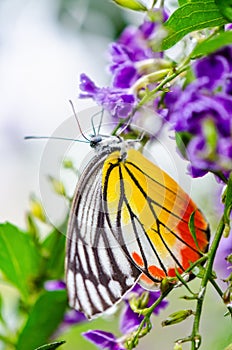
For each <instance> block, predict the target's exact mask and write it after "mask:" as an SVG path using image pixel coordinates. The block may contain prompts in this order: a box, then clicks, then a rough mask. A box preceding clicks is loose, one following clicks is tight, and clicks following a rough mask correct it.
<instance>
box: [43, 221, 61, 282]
mask: <svg viewBox="0 0 232 350" xmlns="http://www.w3.org/2000/svg"><path fill="white" fill-rule="evenodd" d="M65 229H66V223H65V224H64V225H63V227H61V230H60V231H61V232H65V231H64V230H65ZM61 232H59V231H58V230H56V229H54V230H53V231H52V232H51V233H50V234H49V235H48V236H47V237H46V238H45V240H44V241H43V242H42V243H41V249H42V252H43V256H44V260H45V261H44V272H45V273H46V275H47V278H49V279H61V278H62V277H63V276H64V256H65V236H64V234H62V233H61Z"/></svg>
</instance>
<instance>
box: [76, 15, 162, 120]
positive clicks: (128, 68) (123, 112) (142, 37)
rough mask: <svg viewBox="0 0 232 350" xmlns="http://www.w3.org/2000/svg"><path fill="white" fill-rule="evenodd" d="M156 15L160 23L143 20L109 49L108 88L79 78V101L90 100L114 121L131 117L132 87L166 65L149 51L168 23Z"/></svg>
mask: <svg viewBox="0 0 232 350" xmlns="http://www.w3.org/2000/svg"><path fill="white" fill-rule="evenodd" d="M155 14H156V15H157V16H158V15H160V16H158V17H160V18H159V20H157V21H156V22H153V21H150V20H145V22H144V23H143V24H142V25H141V26H139V27H138V28H137V27H132V26H129V27H127V28H126V29H125V30H124V31H123V33H122V34H121V36H120V38H119V39H118V41H117V42H115V43H112V44H111V45H110V48H109V58H110V62H111V63H110V66H109V72H110V74H111V81H112V83H111V86H108V87H103V88H100V87H98V86H97V85H96V84H95V83H94V82H93V81H92V80H91V79H90V78H89V77H88V76H87V75H86V74H81V77H80V90H81V91H82V93H81V94H80V98H92V99H93V100H94V101H95V102H97V104H99V105H100V106H102V107H103V108H104V109H105V110H107V111H109V112H110V114H111V115H112V116H113V117H117V118H125V117H127V116H129V115H130V113H131V112H132V111H133V108H134V107H135V104H136V101H137V91H136V87H135V85H136V84H137V82H138V81H139V79H140V78H142V77H143V76H146V75H149V73H151V72H153V71H154V69H157V67H158V68H165V67H166V64H167V63H166V61H164V60H163V59H162V53H157V52H154V51H153V50H152V48H151V43H152V42H153V41H155V39H156V35H157V33H158V32H159V30H160V28H161V25H160V24H161V22H162V21H164V20H166V19H167V15H166V14H165V13H163V12H162V13H161V12H160V11H158V10H156V12H155ZM161 17H162V18H161ZM139 86H140V85H139ZM140 87H141V86H140Z"/></svg>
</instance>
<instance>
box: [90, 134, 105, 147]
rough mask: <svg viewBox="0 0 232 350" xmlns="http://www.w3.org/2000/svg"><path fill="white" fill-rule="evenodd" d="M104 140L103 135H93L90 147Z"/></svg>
mask: <svg viewBox="0 0 232 350" xmlns="http://www.w3.org/2000/svg"><path fill="white" fill-rule="evenodd" d="M101 141H102V136H99V135H98V136H93V137H92V138H91V140H90V147H92V148H95V147H96V146H97V144H99V143H100V142H101Z"/></svg>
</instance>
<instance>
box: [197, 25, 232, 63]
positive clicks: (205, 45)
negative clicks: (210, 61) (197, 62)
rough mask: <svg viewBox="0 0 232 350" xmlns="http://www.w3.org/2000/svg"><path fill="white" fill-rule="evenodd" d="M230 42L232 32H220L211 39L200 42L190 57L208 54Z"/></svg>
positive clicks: (231, 42)
mask: <svg viewBox="0 0 232 350" xmlns="http://www.w3.org/2000/svg"><path fill="white" fill-rule="evenodd" d="M229 44H232V32H231V31H228V32H221V33H219V34H218V35H217V36H214V37H213V38H211V39H206V40H204V41H202V42H200V43H199V44H198V45H197V46H196V47H195V49H194V50H193V52H192V54H191V58H193V59H195V58H198V57H201V56H205V55H209V54H210V53H212V52H215V51H217V50H219V49H220V48H222V47H223V46H226V45H229Z"/></svg>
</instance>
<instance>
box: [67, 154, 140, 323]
mask: <svg viewBox="0 0 232 350" xmlns="http://www.w3.org/2000/svg"><path fill="white" fill-rule="evenodd" d="M106 157H107V154H103V153H102V154H101V155H100V156H99V157H97V156H95V157H94V158H93V160H92V161H91V162H90V163H89V164H88V165H87V167H86V169H85V170H84V172H83V173H82V175H81V177H80V180H79V182H78V186H77V189H76V193H75V195H74V200H73V204H72V207H71V212H70V219H69V225H68V234H67V252H66V280H67V289H68V296H69V303H70V306H71V307H74V308H75V309H77V310H80V311H82V312H84V313H85V315H86V316H87V317H89V318H91V317H92V316H94V315H96V314H99V313H102V312H103V311H105V310H107V309H108V308H110V307H111V306H112V305H114V304H115V303H116V302H117V301H119V300H120V299H121V298H122V296H123V295H124V294H125V293H126V292H127V291H128V290H129V289H131V287H132V286H133V285H134V284H135V282H136V280H137V279H138V278H139V276H140V274H141V272H140V271H139V270H138V269H137V268H136V267H135V265H134V264H133V263H132V262H131V261H130V260H129V259H128V258H127V256H126V255H125V253H124V251H123V249H122V248H121V246H120V244H119V242H118V241H117V239H116V238H115V236H114V235H113V233H112V231H111V228H110V227H109V225H108V222H107V220H106V215H105V213H104V203H103V200H102V167H103V164H104V161H105V159H106Z"/></svg>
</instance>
